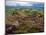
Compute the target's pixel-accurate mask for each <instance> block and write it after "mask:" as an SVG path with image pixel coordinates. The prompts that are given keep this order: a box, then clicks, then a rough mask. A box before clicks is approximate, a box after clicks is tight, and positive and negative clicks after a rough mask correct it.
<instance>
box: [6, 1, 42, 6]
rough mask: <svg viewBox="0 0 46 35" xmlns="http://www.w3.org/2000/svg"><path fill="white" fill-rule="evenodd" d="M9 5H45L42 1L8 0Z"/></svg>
mask: <svg viewBox="0 0 46 35" xmlns="http://www.w3.org/2000/svg"><path fill="white" fill-rule="evenodd" d="M6 5H7V6H43V3H41V2H20V1H15V0H12V1H11V0H10V1H9V0H6Z"/></svg>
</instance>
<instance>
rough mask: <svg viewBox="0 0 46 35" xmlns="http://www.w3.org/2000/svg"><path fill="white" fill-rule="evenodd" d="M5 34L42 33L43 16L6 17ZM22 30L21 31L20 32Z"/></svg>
mask: <svg viewBox="0 0 46 35" xmlns="http://www.w3.org/2000/svg"><path fill="white" fill-rule="evenodd" d="M6 20H7V21H6V33H21V32H22V33H23V32H24V31H25V30H26V32H33V31H34V32H43V31H44V16H43V15H40V16H38V15H36V16H26V17H25V16H18V15H16V14H15V15H12V16H8V17H7V19H6ZM21 30H22V31H21Z"/></svg>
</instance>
